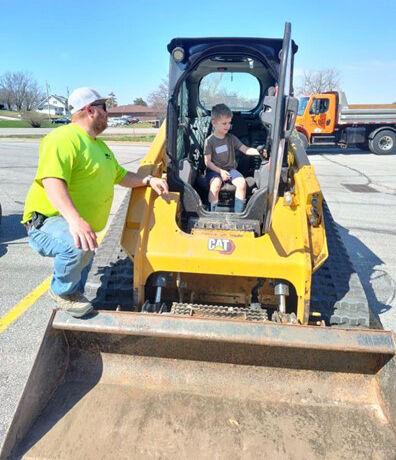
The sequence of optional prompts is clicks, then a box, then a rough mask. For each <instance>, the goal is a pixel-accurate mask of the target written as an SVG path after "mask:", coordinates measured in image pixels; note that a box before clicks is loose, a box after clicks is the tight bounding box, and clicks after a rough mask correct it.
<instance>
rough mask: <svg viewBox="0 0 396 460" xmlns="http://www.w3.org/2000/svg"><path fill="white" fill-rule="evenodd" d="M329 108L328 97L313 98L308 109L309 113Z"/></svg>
mask: <svg viewBox="0 0 396 460" xmlns="http://www.w3.org/2000/svg"><path fill="white" fill-rule="evenodd" d="M328 110H329V99H314V100H313V102H312V105H311V108H310V110H309V113H310V114H311V115H318V114H319V113H326V112H327V111H328Z"/></svg>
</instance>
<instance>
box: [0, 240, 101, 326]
mask: <svg viewBox="0 0 396 460" xmlns="http://www.w3.org/2000/svg"><path fill="white" fill-rule="evenodd" d="M105 234H106V233H103V234H102V235H100V236H99V237H98V244H100V243H101V242H102V241H103V238H104V236H105ZM50 283H51V276H49V277H48V278H47V279H45V280H44V281H43V282H42V283H41V284H40V285H38V286H37V287H36V288H35V289H33V291H31V292H29V294H28V295H27V296H25V297H24V298H23V299H22V300H21V301H19V302H18V303H17V304H16V305H14V306H13V307H12V308H11V310H10V311H8V312H7V313H6V314H5V315H4V316H3V317H2V318H0V333H1V332H4V331H5V330H6V329H7V328H8V327H9V326H11V324H12V323H14V322H15V321H16V320H17V319H18V318H19V317H20V316H22V315H23V314H24V313H25V311H26V310H28V309H29V308H30V307H31V306H32V305H33V304H34V303H35V302H36V301H37V299H39V298H40V297H41V296H42V295H43V294H45V293H46V292H47V290H48V288H49V286H50Z"/></svg>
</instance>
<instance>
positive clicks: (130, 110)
mask: <svg viewBox="0 0 396 460" xmlns="http://www.w3.org/2000/svg"><path fill="white" fill-rule="evenodd" d="M107 113H108V114H109V117H122V116H123V115H128V116H130V117H134V118H139V120H140V121H154V120H157V119H158V118H159V117H160V113H159V112H158V110H155V109H151V108H150V107H145V106H144V105H133V104H128V105H119V106H118V107H111V108H108V109H107Z"/></svg>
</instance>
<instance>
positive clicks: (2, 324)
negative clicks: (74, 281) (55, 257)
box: [0, 276, 51, 332]
mask: <svg viewBox="0 0 396 460" xmlns="http://www.w3.org/2000/svg"><path fill="white" fill-rule="evenodd" d="M50 282H51V277H50V276H49V277H48V278H47V279H46V280H44V281H43V282H42V283H41V284H40V285H39V286H37V287H36V288H35V289H33V291H32V292H29V294H28V295H27V296H26V297H24V298H23V299H22V300H21V301H20V302H18V303H17V304H16V305H14V306H13V307H12V308H11V310H10V311H9V312H8V313H6V314H5V315H4V316H3V317H2V318H0V332H3V331H5V330H6V329H7V327H8V326H10V325H11V324H12V323H14V322H15V321H16V320H17V319H18V318H19V317H20V316H21V315H23V314H24V313H25V311H26V310H27V309H28V308H30V307H31V306H32V305H33V304H34V303H35V302H36V300H37V299H38V298H39V297H41V296H42V295H43V294H44V293H45V292H46V291H47V290H48V288H49V285H50Z"/></svg>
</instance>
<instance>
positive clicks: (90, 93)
mask: <svg viewBox="0 0 396 460" xmlns="http://www.w3.org/2000/svg"><path fill="white" fill-rule="evenodd" d="M106 100H107V98H106V97H102V96H101V95H100V94H99V93H98V92H97V91H95V90H94V89H91V88H77V89H75V90H74V91H73V92H72V93H71V94H70V96H69V99H68V102H69V110H70V113H71V114H73V113H76V112H78V111H79V110H81V109H82V108H83V107H85V106H86V105H89V104H92V103H93V102H96V101H103V102H106Z"/></svg>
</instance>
